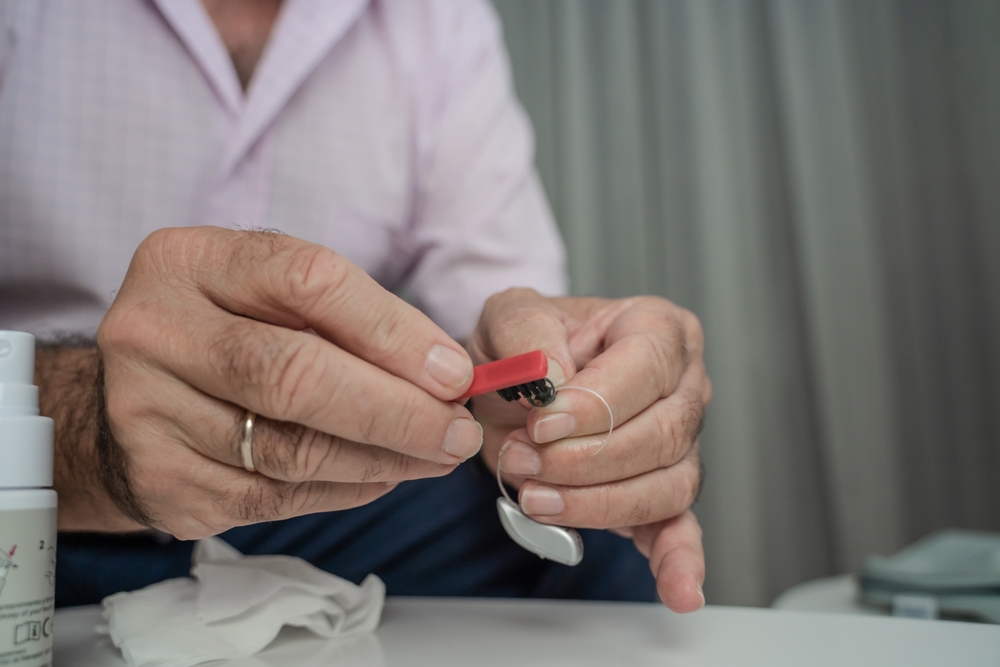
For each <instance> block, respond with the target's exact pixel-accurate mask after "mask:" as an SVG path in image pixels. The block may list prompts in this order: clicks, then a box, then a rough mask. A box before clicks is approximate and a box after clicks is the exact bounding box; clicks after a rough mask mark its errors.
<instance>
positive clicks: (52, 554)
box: [0, 508, 56, 667]
mask: <svg viewBox="0 0 1000 667" xmlns="http://www.w3.org/2000/svg"><path fill="white" fill-rule="evenodd" d="M55 593H56V510H55V508H51V509H30V510H0V667H10V666H11V665H17V667H49V666H50V665H51V664H52V619H53V613H54V612H55Z"/></svg>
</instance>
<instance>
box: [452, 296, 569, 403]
mask: <svg viewBox="0 0 1000 667" xmlns="http://www.w3.org/2000/svg"><path fill="white" fill-rule="evenodd" d="M570 319H571V317H570V316H569V315H568V314H567V313H566V312H565V311H564V310H562V309H561V308H559V307H558V306H557V305H556V304H555V303H553V302H552V301H551V300H549V299H547V298H545V297H543V296H542V295H540V294H539V293H538V292H536V291H534V290H532V289H524V288H519V289H510V290H507V291H505V292H501V293H500V294H497V295H495V296H493V297H491V298H490V299H489V301H487V302H486V306H485V307H484V308H483V314H482V316H481V317H480V318H479V324H478V325H477V327H476V331H475V333H474V334H473V336H472V339H471V343H470V345H469V349H470V353H471V355H472V358H473V361H474V362H475V363H476V364H482V363H486V362H490V361H496V360H498V359H506V358H507V357H513V356H516V355H518V354H524V353H525V352H532V351H534V350H541V351H542V352H543V353H544V354H545V356H546V357H547V358H548V361H549V370H548V373H547V377H548V378H549V380H550V381H551V382H552V384H554V385H555V386H557V387H559V386H561V385H563V384H565V383H566V381H567V380H568V379H569V378H571V377H573V375H575V374H576V364H575V363H574V361H573V355H572V353H571V351H570V347H569V333H568V330H567V324H568V322H569V320H570Z"/></svg>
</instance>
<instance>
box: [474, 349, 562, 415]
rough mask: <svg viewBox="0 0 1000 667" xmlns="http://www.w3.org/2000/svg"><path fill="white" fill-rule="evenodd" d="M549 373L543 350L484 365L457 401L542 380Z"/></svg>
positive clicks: (477, 370)
mask: <svg viewBox="0 0 1000 667" xmlns="http://www.w3.org/2000/svg"><path fill="white" fill-rule="evenodd" d="M548 372H549V360H548V359H546V358H545V353H544V352H542V351H541V350H535V351H534V352H528V353H527V354H519V355H517V356H516V357H509V358H507V359H501V360H500V361H493V362H490V363H488V364H482V365H480V366H476V367H475V368H474V369H473V371H472V386H470V387H469V390H468V391H467V392H465V393H464V394H462V396H461V397H459V398H457V399H455V400H457V401H463V402H464V401H466V400H468V399H470V398H472V397H473V396H479V395H480V394H486V393H489V392H491V391H496V390H497V389H506V388H507V387H513V386H515V385H519V384H525V383H526V382H534V381H535V380H541V379H542V378H544V377H545V375H546V374H547V373H548Z"/></svg>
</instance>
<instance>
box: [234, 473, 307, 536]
mask: <svg viewBox="0 0 1000 667" xmlns="http://www.w3.org/2000/svg"><path fill="white" fill-rule="evenodd" d="M295 486H296V485H294V484H291V483H288V482H280V481H277V480H273V479H269V478H267V477H264V476H263V475H255V476H254V479H253V480H252V481H251V482H250V484H249V485H248V486H247V489H246V491H245V492H244V493H243V494H242V495H240V496H238V497H237V498H235V499H234V500H233V501H232V502H231V504H230V507H229V508H227V509H228V513H229V514H230V515H231V516H233V517H234V518H236V519H237V520H238V521H240V523H243V524H251V523H262V522H264V521H271V520H273V519H277V518H279V517H280V516H281V510H282V507H283V506H284V505H285V504H286V503H287V501H288V499H289V496H290V495H291V493H292V491H293V490H294V488H295Z"/></svg>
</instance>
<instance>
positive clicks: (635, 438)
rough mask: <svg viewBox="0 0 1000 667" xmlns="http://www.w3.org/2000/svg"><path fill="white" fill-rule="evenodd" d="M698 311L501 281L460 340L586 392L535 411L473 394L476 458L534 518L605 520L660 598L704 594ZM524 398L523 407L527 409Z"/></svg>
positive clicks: (695, 605) (683, 602)
mask: <svg viewBox="0 0 1000 667" xmlns="http://www.w3.org/2000/svg"><path fill="white" fill-rule="evenodd" d="M703 346H704V339H703V335H702V330H701V325H700V323H699V322H698V318H697V317H695V316H694V314H692V313H691V312H689V311H687V310H684V309H683V308H680V307H678V306H676V305H674V304H673V303H671V302H669V301H667V300H665V299H661V298H658V297H634V298H628V299H619V300H610V299H598V298H569V297H567V298H545V297H542V296H540V295H539V294H537V293H536V292H534V291H532V290H527V289H513V290H508V291H506V292H503V293H501V294H498V295H495V296H494V297H492V298H491V299H490V300H489V301H488V302H487V304H486V307H485V308H484V310H483V314H482V316H481V318H480V320H479V325H478V326H477V329H476V332H475V333H474V334H473V336H472V338H471V340H470V342H469V345H468V348H469V352H470V354H471V356H472V359H473V362H474V363H476V364H482V363H486V362H489V361H494V360H497V359H503V358H506V357H511V356H514V355H517V354H522V353H524V352H530V351H532V350H542V351H544V352H545V354H546V356H547V357H548V359H549V373H548V377H549V379H550V380H551V381H552V382H553V383H554V384H555V385H556V387H560V386H563V385H567V386H577V387H586V388H589V389H592V390H594V391H596V392H597V393H599V394H600V395H601V396H603V397H604V399H605V400H606V401H607V402H608V404H609V406H610V407H611V410H612V412H613V414H614V423H615V428H614V432H613V433H612V435H611V438H610V439H609V440H608V442H607V444H606V445H604V446H603V447H602V446H601V445H602V443H603V442H604V440H605V434H606V432H607V430H608V426H609V419H608V412H607V409H606V408H605V407H604V405H603V404H602V403H601V402H600V400H598V399H597V398H596V397H595V396H593V395H591V394H589V393H587V392H582V391H561V392H559V393H558V395H557V396H556V400H555V401H554V402H553V403H552V404H551V405H549V406H547V407H545V408H531V406H529V405H528V404H527V402H525V401H523V400H522V401H521V404H520V405H519V404H514V403H505V402H504V401H503V400H502V399H501V398H500V397H499V396H497V395H496V394H490V395H485V396H480V397H476V398H475V399H474V401H473V407H474V409H473V412H474V414H475V416H476V419H477V420H479V422H480V423H481V424H482V425H483V429H484V441H483V448H482V452H481V453H482V456H483V457H484V460H485V461H486V463H487V465H489V466H490V467H491V468H492V469H493V470H494V471H495V470H496V466H497V465H498V464H499V466H500V468H501V474H502V475H503V478H504V480H505V481H506V482H507V483H509V484H511V485H512V486H514V487H518V488H519V489H520V491H519V495H518V498H519V502H520V504H521V508H522V510H523V511H524V512H525V513H526V514H528V515H529V516H531V517H532V518H533V519H535V520H536V521H539V522H541V523H550V524H557V525H562V526H575V527H580V528H606V529H611V530H614V531H615V532H617V533H619V534H622V535H624V536H627V537H630V538H631V539H632V540H633V541H634V542H635V545H636V547H637V548H638V549H639V551H641V552H642V553H643V554H644V555H645V556H646V557H647V558H649V562H650V568H651V569H652V571H653V574H654V576H655V577H656V584H657V590H658V592H659V595H660V598H661V599H662V600H663V602H664V603H665V604H666V605H667V606H668V607H670V608H671V609H673V610H674V611H678V612H688V611H694V610H696V609H699V608H701V606H702V605H703V604H704V594H703V593H702V583H703V582H704V578H705V559H704V553H703V551H702V546H701V528H700V527H699V526H698V521H697V519H696V518H695V516H694V514H692V513H691V511H690V509H689V507H690V505H691V504H692V503H693V502H694V500H695V498H696V497H697V495H698V490H699V486H700V483H701V465H700V462H699V459H698V434H699V432H700V430H701V424H702V420H703V417H704V414H705V408H706V406H707V405H708V403H709V401H710V400H711V397H712V387H711V382H710V381H709V379H708V375H707V374H706V372H705V364H704V360H703V358H702V349H703ZM529 408H530V411H527V412H526V410H527V409H529Z"/></svg>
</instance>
